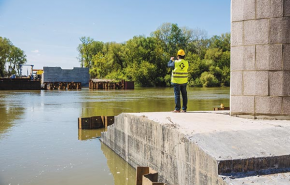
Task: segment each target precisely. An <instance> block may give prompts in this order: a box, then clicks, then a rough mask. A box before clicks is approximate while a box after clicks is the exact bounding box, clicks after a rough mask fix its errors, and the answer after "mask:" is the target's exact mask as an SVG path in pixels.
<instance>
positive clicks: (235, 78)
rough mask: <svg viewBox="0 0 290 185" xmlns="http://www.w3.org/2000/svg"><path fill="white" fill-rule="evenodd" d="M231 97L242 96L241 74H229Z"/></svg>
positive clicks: (239, 72)
mask: <svg viewBox="0 0 290 185" xmlns="http://www.w3.org/2000/svg"><path fill="white" fill-rule="evenodd" d="M231 95H240V96H241V95H243V72H242V71H236V72H231Z"/></svg>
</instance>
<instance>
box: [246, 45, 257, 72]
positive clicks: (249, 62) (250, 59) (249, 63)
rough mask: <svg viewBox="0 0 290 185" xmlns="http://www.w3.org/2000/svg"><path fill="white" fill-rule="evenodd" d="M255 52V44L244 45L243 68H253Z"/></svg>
mask: <svg viewBox="0 0 290 185" xmlns="http://www.w3.org/2000/svg"><path fill="white" fill-rule="evenodd" d="M255 59H256V52H255V46H244V60H243V65H244V67H243V69H244V70H255Z"/></svg>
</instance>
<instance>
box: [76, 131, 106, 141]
mask: <svg viewBox="0 0 290 185" xmlns="http://www.w3.org/2000/svg"><path fill="white" fill-rule="evenodd" d="M105 131H106V129H105V128H101V129H93V130H82V129H78V139H79V140H81V141H86V140H91V139H95V138H100V137H101V133H102V132H105Z"/></svg>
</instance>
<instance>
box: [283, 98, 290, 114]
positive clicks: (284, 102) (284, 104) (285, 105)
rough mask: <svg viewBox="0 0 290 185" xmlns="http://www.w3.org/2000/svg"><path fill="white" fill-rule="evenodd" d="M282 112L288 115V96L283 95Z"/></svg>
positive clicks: (289, 101)
mask: <svg viewBox="0 0 290 185" xmlns="http://www.w3.org/2000/svg"><path fill="white" fill-rule="evenodd" d="M282 109H283V114H286V115H290V97H283V103H282Z"/></svg>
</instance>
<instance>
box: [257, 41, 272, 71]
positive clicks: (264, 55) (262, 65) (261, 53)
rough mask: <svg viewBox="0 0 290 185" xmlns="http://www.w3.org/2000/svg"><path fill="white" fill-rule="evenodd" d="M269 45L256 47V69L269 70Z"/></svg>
mask: <svg viewBox="0 0 290 185" xmlns="http://www.w3.org/2000/svg"><path fill="white" fill-rule="evenodd" d="M269 54H270V53H269V45H257V46H256V69H257V70H269Z"/></svg>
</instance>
